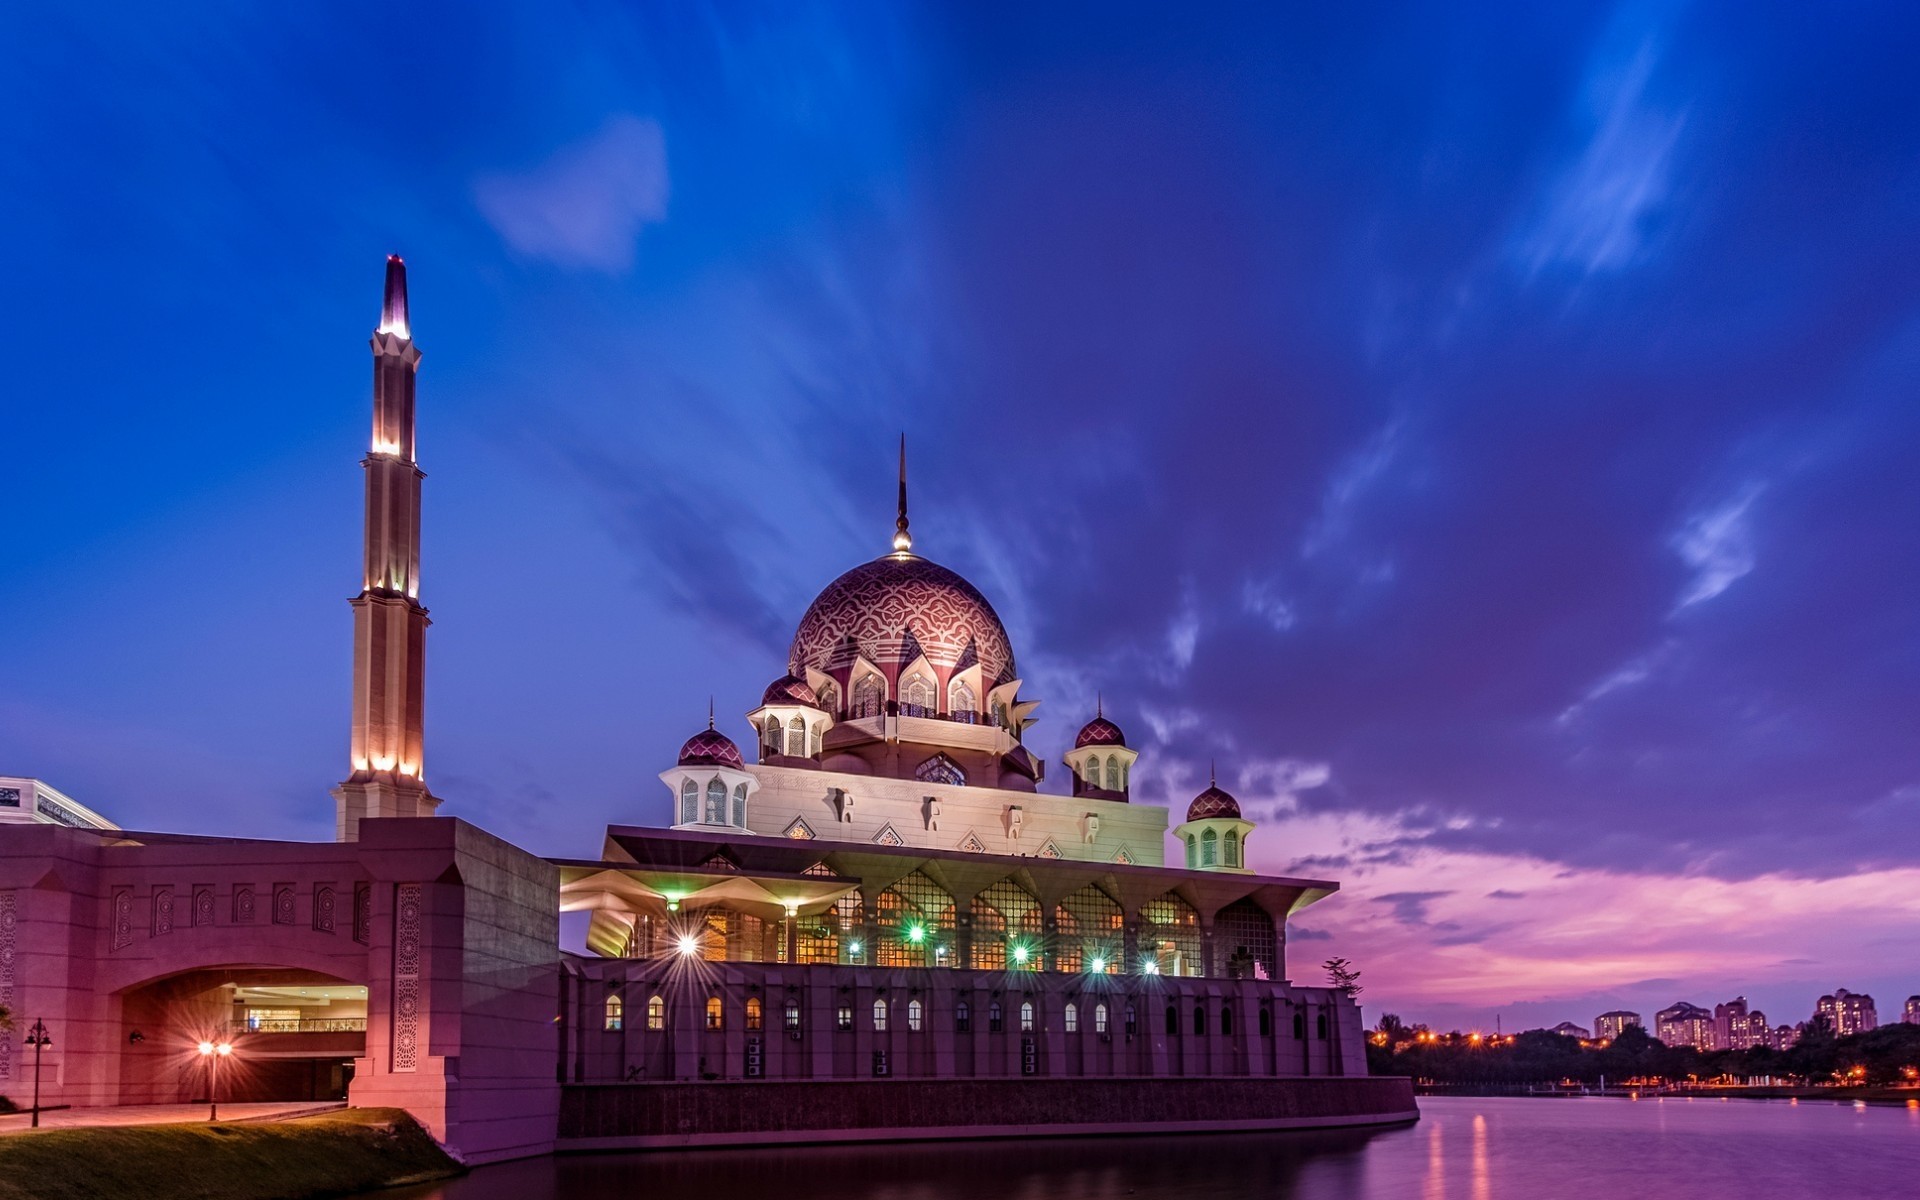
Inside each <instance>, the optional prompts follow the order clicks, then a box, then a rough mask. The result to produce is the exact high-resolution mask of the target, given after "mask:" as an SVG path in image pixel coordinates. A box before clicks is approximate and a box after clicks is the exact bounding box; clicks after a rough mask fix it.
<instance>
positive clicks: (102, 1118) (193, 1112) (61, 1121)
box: [0, 1100, 346, 1134]
mask: <svg viewBox="0 0 1920 1200" xmlns="http://www.w3.org/2000/svg"><path fill="white" fill-rule="evenodd" d="M345 1107H346V1105H344V1104H338V1103H335V1104H327V1103H323V1102H316V1101H312V1100H300V1101H290V1102H287V1103H282V1104H222V1105H221V1106H220V1120H221V1121H222V1122H226V1121H278V1120H284V1119H286V1118H288V1117H295V1116H305V1115H306V1114H307V1113H313V1112H328V1111H330V1110H332V1109H336V1108H345ZM206 1119H207V1106H206V1105H204V1104H127V1105H119V1106H116V1107H112V1108H62V1109H58V1110H55V1111H53V1112H43V1113H41V1114H40V1128H42V1129H75V1128H78V1127H80V1126H83V1125H166V1124H170V1123H172V1122H175V1121H204V1120H206ZM31 1127H32V1125H31V1118H30V1117H29V1115H28V1114H27V1113H8V1114H6V1115H5V1116H0V1134H8V1133H21V1132H24V1131H26V1130H28V1129H30V1128H31Z"/></svg>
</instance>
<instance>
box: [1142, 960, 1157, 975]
mask: <svg viewBox="0 0 1920 1200" xmlns="http://www.w3.org/2000/svg"><path fill="white" fill-rule="evenodd" d="M1140 973H1141V974H1142V975H1158V974H1159V973H1160V964H1159V963H1158V962H1156V961H1154V960H1153V959H1151V958H1149V959H1148V960H1147V961H1145V962H1143V963H1141V964H1140Z"/></svg>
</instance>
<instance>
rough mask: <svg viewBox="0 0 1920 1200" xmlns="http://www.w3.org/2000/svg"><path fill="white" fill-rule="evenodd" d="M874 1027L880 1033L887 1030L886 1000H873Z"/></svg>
mask: <svg viewBox="0 0 1920 1200" xmlns="http://www.w3.org/2000/svg"><path fill="white" fill-rule="evenodd" d="M873 1028H874V1030H875V1031H876V1032H879V1033H885V1032H886V1031H887V1002H886V1001H885V1000H875V1001H874V1002H873Z"/></svg>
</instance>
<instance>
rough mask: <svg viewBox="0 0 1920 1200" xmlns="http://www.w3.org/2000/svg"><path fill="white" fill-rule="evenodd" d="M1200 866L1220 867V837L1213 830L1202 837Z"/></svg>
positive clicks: (1207, 831) (1204, 833)
mask: <svg viewBox="0 0 1920 1200" xmlns="http://www.w3.org/2000/svg"><path fill="white" fill-rule="evenodd" d="M1200 865H1201V866H1203V867H1217V866H1219V865H1220V835H1219V834H1217V833H1215V832H1214V831H1213V830H1211V829H1209V830H1206V831H1205V832H1203V833H1202V834H1201V835H1200Z"/></svg>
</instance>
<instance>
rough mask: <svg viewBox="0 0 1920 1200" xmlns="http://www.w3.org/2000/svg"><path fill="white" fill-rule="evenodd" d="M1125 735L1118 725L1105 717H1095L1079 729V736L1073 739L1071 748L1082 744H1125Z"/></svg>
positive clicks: (1077, 747) (1076, 747)
mask: <svg viewBox="0 0 1920 1200" xmlns="http://www.w3.org/2000/svg"><path fill="white" fill-rule="evenodd" d="M1126 744H1127V735H1126V734H1124V733H1121V732H1120V727H1119V726H1118V725H1115V724H1114V723H1113V722H1112V721H1109V720H1107V719H1106V718H1105V717H1095V718H1094V719H1093V720H1091V721H1088V722H1087V723H1086V724H1085V725H1084V726H1082V727H1081V729H1080V736H1079V737H1077V738H1075V739H1073V748H1074V749H1075V750H1078V749H1079V748H1080V747H1082V746H1125V745H1126Z"/></svg>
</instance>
